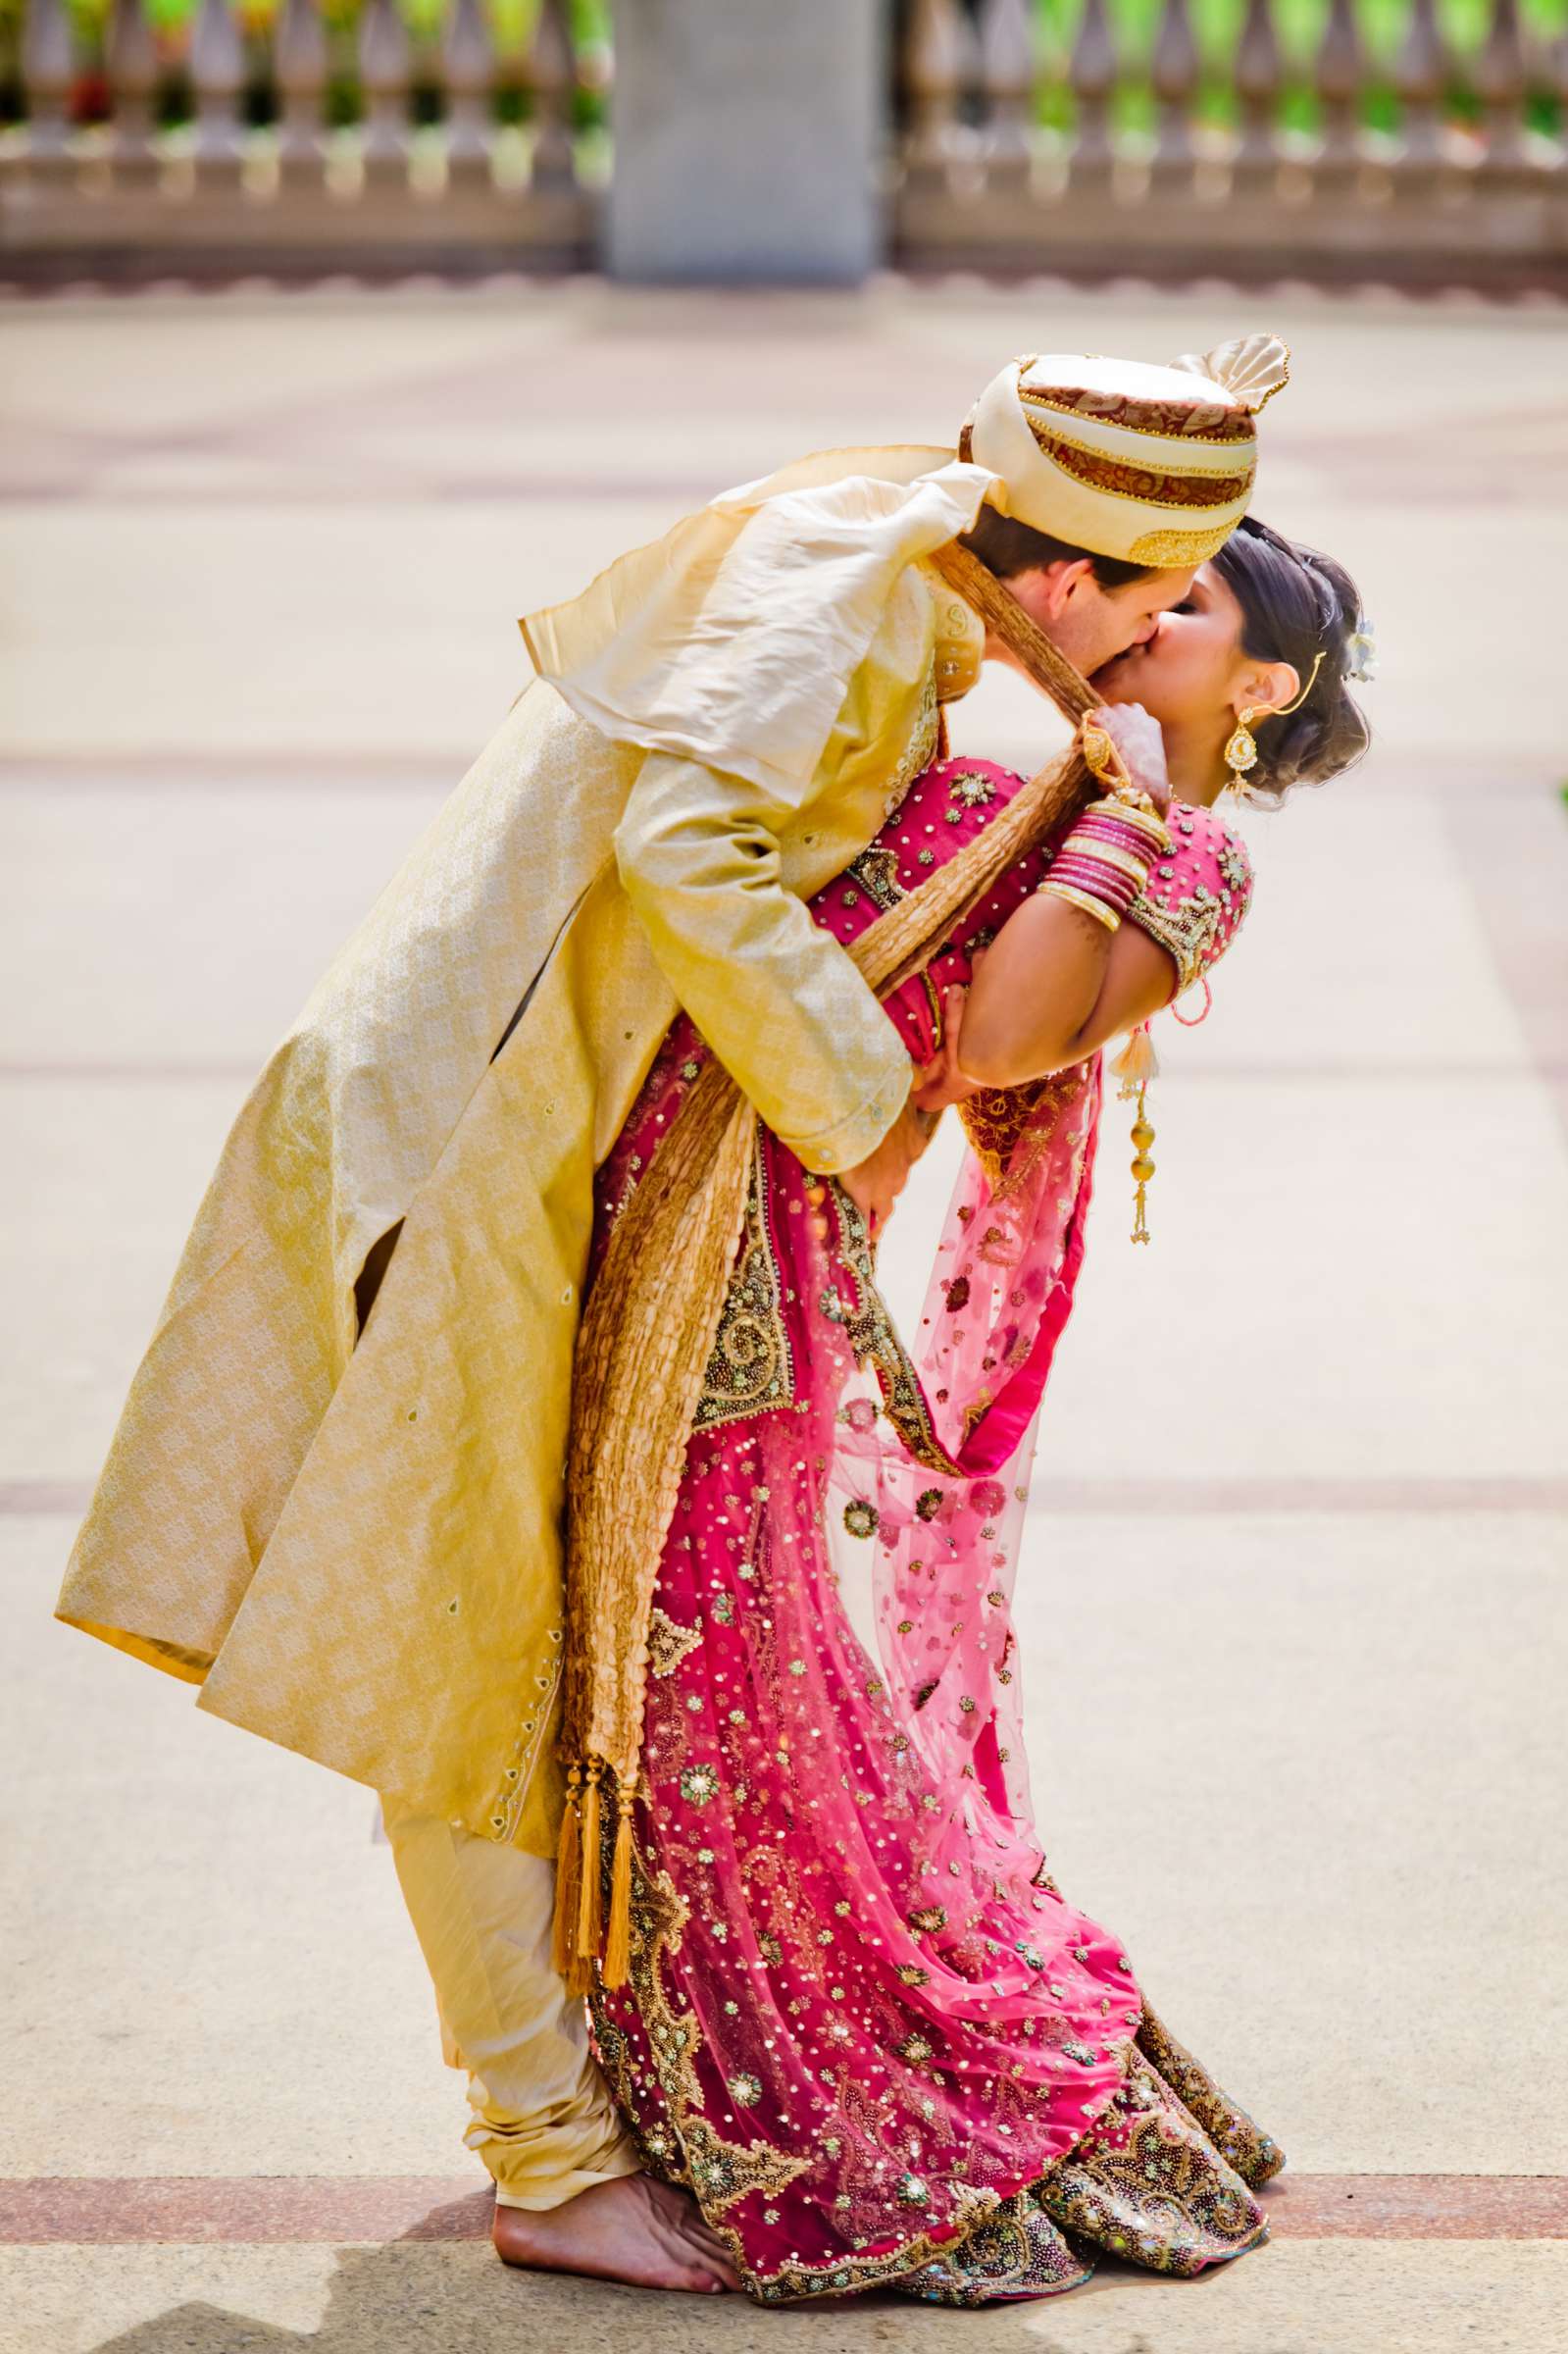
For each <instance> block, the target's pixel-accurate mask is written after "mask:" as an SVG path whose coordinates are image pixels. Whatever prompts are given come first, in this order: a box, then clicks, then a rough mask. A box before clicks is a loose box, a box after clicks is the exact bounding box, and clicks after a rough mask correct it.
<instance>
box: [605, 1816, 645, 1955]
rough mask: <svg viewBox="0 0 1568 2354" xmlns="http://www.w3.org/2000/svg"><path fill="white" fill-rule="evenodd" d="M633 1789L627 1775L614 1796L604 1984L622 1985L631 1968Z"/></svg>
mask: <svg viewBox="0 0 1568 2354" xmlns="http://www.w3.org/2000/svg"><path fill="white" fill-rule="evenodd" d="M636 1792H637V1785H636V1778H635V1776H634V1775H631V1774H629V1775H628V1777H627V1779H626V1780H625V1781H624V1782H622V1783H621V1785H620V1787H619V1790H618V1792H617V1796H616V1804H617V1807H618V1809H619V1814H620V1819H619V1820H618V1821H617V1823H616V1826H615V1866H614V1868H613V1870H612V1872H611V1874H610V1926H609V1929H608V1932H607V1934H606V1936H605V1940H604V1983H605V1984H606V1986H624V1985H625V1984H626V1982H627V1979H628V1977H629V1976H630V1974H631V1970H632V1800H633V1799H634V1798H635V1797H636Z"/></svg>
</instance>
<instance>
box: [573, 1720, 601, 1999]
mask: <svg viewBox="0 0 1568 2354" xmlns="http://www.w3.org/2000/svg"><path fill="white" fill-rule="evenodd" d="M600 1771H601V1767H600V1765H599V1761H598V1759H597V1758H590V1759H589V1760H588V1766H587V1773H586V1776H585V1780H586V1787H585V1789H584V1790H583V1793H582V1885H581V1887H580V1888H579V1890H578V1955H579V1958H580V1959H581V1960H582V1961H584V1962H587V1963H592V1962H593V1960H594V1959H595V1957H596V1956H597V1954H598V1951H599V1939H600V1937H601V1936H602V1934H603V1930H604V1920H603V1911H602V1907H603V1902H604V1899H603V1896H602V1893H601V1891H600V1887H599V1874H600V1871H601V1869H602V1862H601V1857H600V1852H599V1774H600Z"/></svg>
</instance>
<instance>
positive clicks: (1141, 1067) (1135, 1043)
mask: <svg viewBox="0 0 1568 2354" xmlns="http://www.w3.org/2000/svg"><path fill="white" fill-rule="evenodd" d="M1159 1075H1160V1058H1159V1056H1158V1055H1157V1054H1156V1053H1155V1051H1154V1041H1153V1040H1152V1039H1151V1038H1150V1036H1149V1034H1148V1024H1147V1022H1139V1023H1138V1028H1137V1029H1136V1030H1130V1031H1129V1032H1128V1034H1127V1044H1126V1046H1125V1047H1124V1048H1123V1049H1122V1050H1121V1052H1120V1054H1118V1055H1117V1057H1116V1060H1115V1061H1114V1062H1113V1063H1112V1064H1111V1077H1112V1078H1113V1079H1120V1081H1121V1083H1122V1084H1121V1087H1120V1089H1119V1090H1118V1093H1119V1094H1120V1096H1121V1098H1122V1100H1123V1101H1124V1102H1127V1101H1129V1100H1131V1099H1132V1098H1133V1097H1134V1096H1136V1095H1138V1094H1139V1093H1140V1092H1141V1090H1142V1089H1143V1088H1145V1087H1147V1085H1148V1083H1149V1081H1150V1080H1151V1079H1157V1078H1158V1077H1159Z"/></svg>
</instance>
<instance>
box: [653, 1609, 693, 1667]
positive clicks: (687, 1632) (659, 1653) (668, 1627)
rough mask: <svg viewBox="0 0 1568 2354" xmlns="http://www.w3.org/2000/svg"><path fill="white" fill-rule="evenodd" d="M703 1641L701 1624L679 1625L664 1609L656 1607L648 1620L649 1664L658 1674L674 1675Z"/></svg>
mask: <svg viewBox="0 0 1568 2354" xmlns="http://www.w3.org/2000/svg"><path fill="white" fill-rule="evenodd" d="M701 1641H702V1629H701V1627H700V1626H678V1625H677V1623H676V1621H675V1620H674V1619H673V1618H672V1617H670V1616H669V1615H668V1614H667V1613H666V1612H664V1611H661V1610H659V1609H658V1608H657V1606H656V1607H655V1609H654V1612H653V1614H652V1616H651V1617H650V1618H649V1620H648V1666H649V1668H650V1670H651V1672H652V1673H653V1674H654V1675H656V1676H660V1677H663V1676H667V1675H674V1673H675V1671H676V1669H677V1668H678V1667H679V1666H680V1664H681V1663H682V1661H683V1660H685V1659H689V1658H690V1656H691V1654H692V1652H694V1651H695V1650H696V1648H697V1645H698V1644H699V1643H700V1642H701Z"/></svg>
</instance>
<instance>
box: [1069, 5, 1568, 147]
mask: <svg viewBox="0 0 1568 2354" xmlns="http://www.w3.org/2000/svg"><path fill="white" fill-rule="evenodd" d="M1162 8H1163V0H1109V13H1110V18H1111V22H1112V25H1113V26H1114V28H1115V32H1116V39H1117V45H1118V49H1119V51H1120V53H1121V56H1122V59H1123V64H1124V81H1123V86H1122V89H1121V91H1120V92H1119V95H1118V100H1117V105H1116V110H1115V120H1116V123H1117V127H1118V128H1120V129H1122V130H1129V131H1145V130H1147V129H1148V128H1150V127H1151V126H1152V124H1153V121H1154V98H1153V93H1152V91H1151V89H1150V87H1149V83H1148V79H1147V73H1148V65H1149V60H1150V58H1151V56H1152V53H1153V48H1154V41H1155V37H1156V35H1157V33H1158V31H1159V24H1160V17H1161V13H1162ZM1035 9H1036V13H1037V18H1038V21H1039V26H1040V33H1041V39H1042V44H1043V48H1044V53H1045V55H1046V57H1047V58H1048V59H1050V60H1052V61H1053V62H1054V63H1055V64H1057V65H1058V66H1059V67H1061V68H1063V69H1065V61H1066V59H1067V57H1068V55H1069V54H1070V52H1071V49H1072V45H1073V41H1074V39H1075V37H1076V35H1077V32H1078V27H1079V22H1080V20H1081V18H1082V16H1083V13H1084V10H1083V0H1035ZM1520 14H1521V16H1522V18H1523V21H1524V28H1525V33H1526V37H1527V38H1534V40H1535V41H1536V42H1537V44H1538V45H1539V47H1540V48H1541V49H1542V50H1544V49H1545V47H1546V46H1547V45H1548V44H1549V43H1550V42H1552V41H1555V40H1559V39H1561V38H1563V37H1564V36H1565V35H1568V0H1521V5H1520ZM1189 16H1190V19H1191V24H1192V32H1193V37H1194V39H1195V41H1196V44H1197V49H1198V54H1199V56H1200V57H1201V58H1202V60H1203V79H1202V86H1201V89H1200V92H1199V96H1198V102H1197V112H1198V115H1199V118H1200V119H1201V120H1202V121H1204V122H1209V123H1215V124H1221V125H1224V124H1230V123H1233V122H1234V121H1235V120H1236V115H1237V106H1236V91H1235V87H1234V85H1233V82H1232V77H1231V60H1232V59H1233V58H1234V57H1235V54H1236V47H1237V43H1238V41H1239V38H1240V32H1241V26H1242V23H1243V21H1244V19H1245V16H1246V0H1189ZM1491 18H1492V10H1491V4H1490V0H1439V8H1438V20H1439V25H1440V27H1441V30H1442V38H1443V41H1444V43H1445V44H1446V46H1447V49H1448V52H1449V55H1450V56H1451V57H1452V59H1453V60H1454V62H1455V65H1456V66H1457V67H1458V69H1459V72H1458V76H1457V78H1456V79H1455V80H1454V82H1453V85H1452V87H1451V88H1450V90H1449V92H1448V99H1447V106H1448V112H1449V114H1450V115H1451V116H1453V117H1454V118H1456V119H1459V120H1464V119H1467V118H1469V117H1471V116H1472V115H1474V114H1475V113H1476V112H1477V108H1476V102H1475V98H1474V95H1473V92H1472V91H1471V89H1470V87H1469V84H1468V81H1467V79H1466V77H1465V68H1466V66H1467V64H1469V62H1470V61H1472V60H1473V59H1474V58H1475V57H1476V55H1477V53H1478V52H1479V51H1480V49H1481V47H1482V45H1483V43H1484V42H1485V40H1486V37H1487V32H1488V28H1489V26H1490V24H1491ZM1328 21H1329V0H1275V6H1274V26H1275V32H1276V35H1277V37H1278V39H1279V43H1280V48H1281V51H1282V54H1283V65H1282V74H1283V77H1284V81H1285V88H1284V90H1283V92H1282V96H1281V101H1280V121H1281V123H1282V124H1283V125H1284V126H1285V127H1286V128H1289V129H1292V130H1301V131H1305V132H1311V131H1313V130H1315V129H1316V128H1317V125H1318V107H1317V101H1316V99H1315V98H1314V97H1313V95H1312V87H1311V83H1312V61H1313V59H1314V58H1315V57H1316V55H1317V52H1318V50H1319V48H1320V46H1321V45H1322V41H1323V34H1324V30H1325V27H1326V26H1327V25H1328ZM1409 22H1410V5H1409V0H1357V5H1356V23H1357V26H1358V27H1359V30H1360V34H1361V39H1362V41H1363V42H1364V44H1365V46H1366V51H1367V86H1366V92H1365V96H1364V98H1363V101H1362V119H1363V121H1364V122H1365V123H1366V125H1367V126H1368V128H1371V129H1379V130H1388V129H1392V128H1394V126H1395V124H1396V123H1397V120H1398V102H1397V100H1396V98H1395V97H1394V94H1393V86H1392V81H1391V69H1392V65H1393V61H1394V58H1395V57H1396V55H1397V53H1398V49H1399V44H1400V42H1401V41H1402V40H1403V38H1404V34H1405V30H1406V27H1407V26H1408V25H1409ZM1529 112H1530V117H1531V120H1532V122H1533V123H1534V124H1535V126H1536V128H1539V129H1543V130H1550V129H1554V128H1556V127H1557V121H1558V105H1557V100H1556V96H1555V93H1554V92H1552V91H1551V90H1550V89H1549V88H1547V87H1545V86H1543V87H1542V88H1541V89H1540V90H1539V91H1536V92H1533V93H1532V95H1531V99H1530V104H1529ZM1039 115H1040V120H1041V122H1042V123H1045V124H1047V125H1049V126H1051V127H1053V128H1059V129H1066V128H1068V127H1069V126H1070V125H1071V123H1072V119H1073V101H1072V96H1071V93H1070V92H1069V91H1068V89H1067V87H1066V83H1065V71H1063V74H1062V76H1061V77H1060V78H1056V79H1052V80H1051V81H1049V82H1048V83H1047V85H1046V86H1045V88H1044V89H1043V90H1042V92H1041V98H1040V107H1039Z"/></svg>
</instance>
